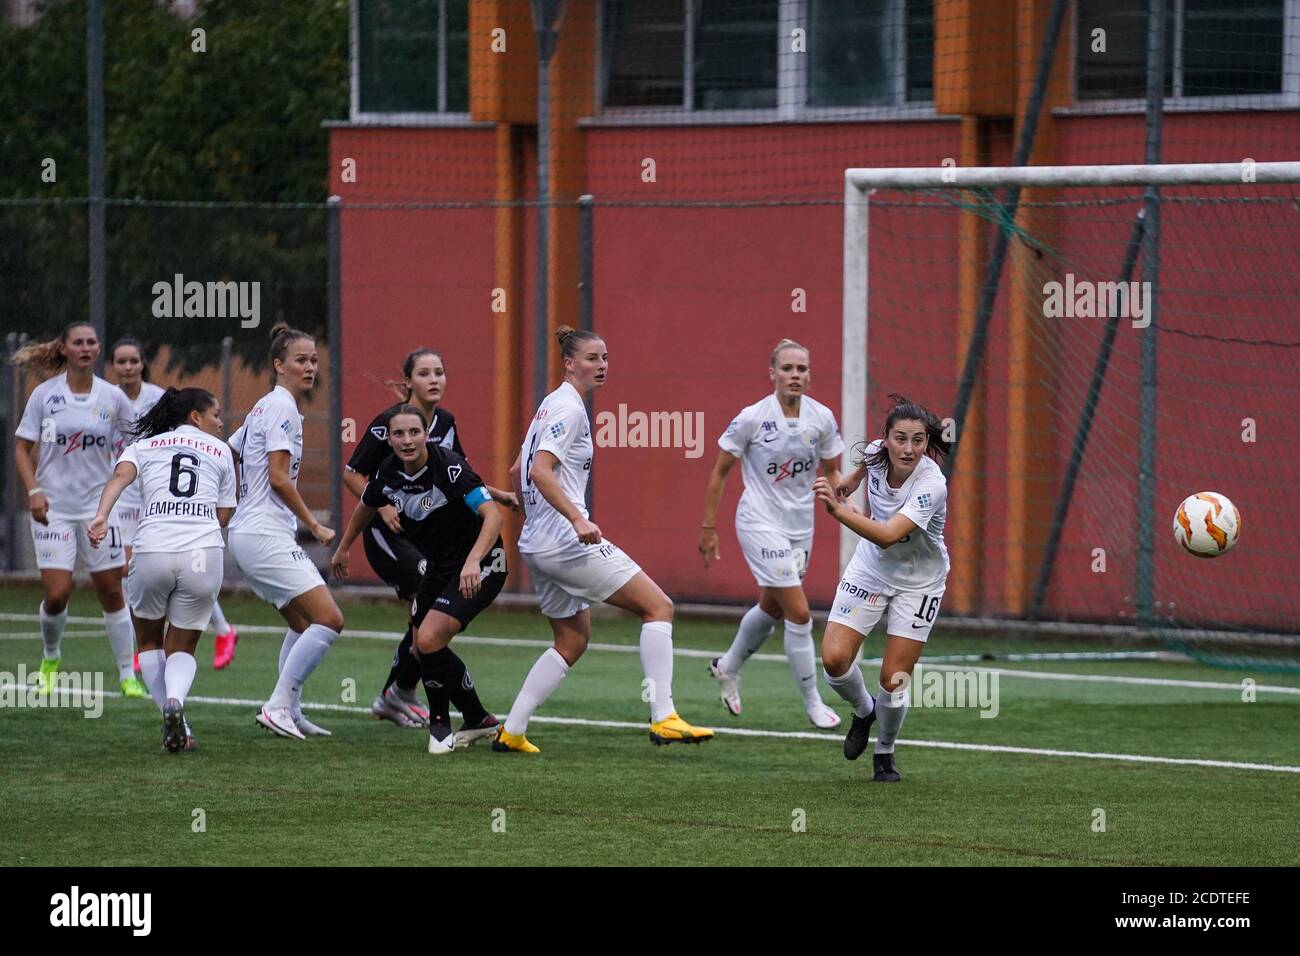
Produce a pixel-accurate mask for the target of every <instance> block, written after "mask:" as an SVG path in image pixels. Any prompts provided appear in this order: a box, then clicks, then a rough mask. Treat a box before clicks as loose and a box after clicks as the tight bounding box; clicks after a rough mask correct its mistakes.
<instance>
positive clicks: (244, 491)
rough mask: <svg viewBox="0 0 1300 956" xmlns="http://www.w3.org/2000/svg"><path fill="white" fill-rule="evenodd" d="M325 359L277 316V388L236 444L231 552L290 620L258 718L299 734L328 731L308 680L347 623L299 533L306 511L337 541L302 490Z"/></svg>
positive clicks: (309, 520) (322, 533)
mask: <svg viewBox="0 0 1300 956" xmlns="http://www.w3.org/2000/svg"><path fill="white" fill-rule="evenodd" d="M318 364H319V360H318V359H317V356H316V341H315V339H313V338H312V336H310V335H308V334H307V333H306V332H301V331H299V330H298V329H291V328H290V327H289V326H288V325H287V324H286V323H284V322H277V323H276V324H275V325H274V326H273V327H272V329H271V368H272V370H273V374H274V376H275V378H274V381H275V387H274V388H273V389H272V390H271V391H270V392H268V393H267V394H265V395H263V396H262V397H261V398H260V399H258V401H257V404H256V405H254V406H253V408H252V410H251V411H250V412H249V413H248V417H247V418H245V419H244V424H243V425H241V426H239V429H238V430H237V431H236V432H235V434H233V435H231V436H230V447H231V448H232V449H233V450H234V452H235V454H236V455H238V456H239V459H240V460H239V466H240V482H239V487H240V495H239V507H238V508H237V509H236V511H235V517H234V518H233V519H231V522H230V530H229V533H228V537H229V544H230V553H231V555H232V556H233V557H234V559H235V563H236V564H237V565H238V566H239V570H240V571H242V572H243V574H244V577H245V578H247V579H248V583H249V586H250V587H252V589H253V591H254V592H255V593H256V594H257V596H258V597H260V598H261V599H262V600H264V601H269V602H270V603H271V604H274V605H275V607H276V610H278V611H279V612H280V615H281V616H282V617H283V618H284V619H285V622H286V623H288V625H289V629H288V630H287V631H286V632H285V635H284V643H283V644H282V645H281V647H280V679H279V680H278V681H277V682H276V685H275V690H274V691H273V692H272V694H271V697H270V699H269V700H267V702H266V704H265V705H263V707H262V710H261V712H260V713H259V714H258V715H257V722H258V723H259V724H261V725H262V726H263V727H265V728H266V729H267V730H269V731H271V732H272V733H275V734H278V735H279V736H281V737H292V738H294V739H295V740H302V739H303V738H304V737H305V736H307V735H311V736H326V737H327V736H329V731H327V730H324V729H323V728H321V727H317V726H316V725H315V724H313V723H312V722H311V721H309V720H307V719H306V718H305V717H304V716H303V715H302V685H303V683H304V682H305V681H306V680H307V678H308V677H309V676H311V673H312V671H314V670H315V669H316V668H317V666H318V665H319V664H320V662H321V661H322V660H324V658H325V654H326V652H327V651H328V650H329V649H330V646H331V645H332V644H333V643H334V642H335V641H336V640H338V637H339V633H340V632H341V631H342V630H343V613H342V612H341V611H340V610H339V607H338V605H337V604H335V603H334V597H333V595H331V594H330V592H329V588H327V587H326V586H325V582H324V581H323V580H322V579H321V576H320V572H319V571H317V570H316V565H314V564H312V562H311V559H310V558H308V557H307V553H306V552H305V551H303V550H302V548H300V547H298V542H297V541H296V540H295V537H294V534H295V531H296V530H297V527H296V524H295V522H294V519H295V518H297V519H298V520H299V521H301V522H302V523H303V524H304V525H305V526H306V527H307V529H308V530H309V531H310V532H311V534H312V537H314V538H315V539H316V540H317V541H319V542H320V543H321V544H324V545H328V544H330V542H332V541H333V540H334V530H333V529H332V528H327V527H325V526H324V525H323V524H321V523H320V522H319V521H317V520H316V516H315V515H313V514H312V512H311V509H310V508H308V507H307V503H306V502H305V501H303V500H302V495H300V494H299V493H298V468H299V466H300V465H301V463H302V414H301V413H300V412H299V411H298V407H299V405H300V404H301V403H302V402H303V401H304V400H305V399H306V398H307V395H308V393H310V392H311V389H312V386H313V385H315V384H316V369H317V365H318Z"/></svg>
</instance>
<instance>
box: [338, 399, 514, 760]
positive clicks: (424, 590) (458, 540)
mask: <svg viewBox="0 0 1300 956" xmlns="http://www.w3.org/2000/svg"><path fill="white" fill-rule="evenodd" d="M387 430H388V444H389V445H390V446H391V447H392V449H393V453H392V454H391V455H389V457H388V458H386V459H385V460H384V461H383V463H382V464H380V466H379V468H378V470H377V471H376V472H375V475H374V477H373V478H371V479H370V481H369V482H368V483H367V484H366V487H365V488H364V489H363V491H362V494H361V501H360V503H358V504H357V507H356V510H354V511H353V512H352V518H351V520H350V521H348V526H347V529H346V530H345V531H344V532H343V538H342V540H341V541H340V542H339V546H338V550H336V551H335V552H334V557H333V559H332V560H331V562H330V566H331V568H333V570H334V573H335V575H336V576H338V577H341V578H345V577H347V576H348V549H349V548H351V547H352V542H354V541H355V540H356V538H357V535H359V534H361V533H362V530H363V529H364V528H366V526H367V525H368V524H369V523H370V522H371V521H372V520H373V519H374V517H375V515H376V513H377V512H378V509H379V508H381V507H383V506H384V505H386V504H387V505H391V506H393V507H395V508H396V509H397V512H398V514H399V515H400V517H401V526H402V529H403V531H404V532H405V534H406V535H407V540H408V541H409V542H410V543H411V544H412V545H413V546H415V547H416V548H418V549H419V551H420V553H421V554H422V555H423V556H424V562H423V563H425V564H426V570H425V572H424V575H423V577H422V579H421V581H420V583H419V586H418V587H417V589H416V594H415V600H414V602H413V603H412V605H411V623H410V628H409V629H408V633H410V632H411V631H414V632H415V647H416V649H417V651H418V652H419V657H418V661H417V663H418V666H419V668H420V674H421V677H422V678H423V680H424V687H425V691H426V693H427V694H428V696H429V712H430V719H429V753H431V754H447V753H451V751H452V750H453V749H455V748H456V747H458V746H467V745H468V744H471V743H473V742H474V741H475V740H478V739H480V738H483V737H491V736H495V734H496V731H497V719H496V717H494V716H493V715H492V714H490V713H488V712H487V710H486V709H485V708H484V707H483V704H482V703H481V702H480V701H479V698H478V692H477V691H476V690H475V689H474V681H473V680H472V679H471V678H470V675H469V672H468V671H467V670H466V669H465V662H464V661H462V660H461V659H460V658H459V657H458V656H457V655H456V653H455V652H454V651H452V650H451V648H450V647H448V644H450V643H451V639H452V638H453V637H455V636H456V635H457V634H459V633H460V632H461V631H462V630H464V629H465V628H466V627H468V626H469V622H470V621H472V620H474V618H475V616H477V615H478V613H479V612H480V611H482V610H483V609H484V608H485V607H487V606H488V605H489V604H491V603H492V601H493V599H495V598H496V596H497V594H499V593H500V592H501V588H502V586H503V585H504V584H505V581H506V562H505V547H504V546H503V545H502V543H501V536H500V531H501V523H502V521H504V520H505V511H504V509H502V507H501V506H500V505H498V504H497V503H496V502H495V501H493V500H492V495H491V494H490V493H489V492H488V490H487V488H486V486H484V484H483V481H482V479H480V478H479V476H478V475H476V474H475V473H474V470H473V469H472V468H470V466H469V462H467V461H466V460H465V459H464V458H463V457H462V456H461V455H459V454H457V453H456V452H454V451H452V450H451V449H450V448H444V447H443V446H442V445H441V444H440V443H438V442H435V441H431V440H429V437H428V432H429V420H428V419H427V418H425V417H424V413H423V412H422V411H421V410H420V409H419V408H417V407H416V406H415V405H406V404H403V405H399V406H398V407H397V408H396V409H395V410H394V411H393V414H392V415H390V416H389V419H388V426H387ZM449 702H452V703H455V705H456V707H457V709H458V710H460V712H461V716H462V718H463V723H462V724H461V727H460V730H458V731H457V732H456V733H455V734H454V735H453V734H452V732H451V717H450V714H449V712H448V704H449Z"/></svg>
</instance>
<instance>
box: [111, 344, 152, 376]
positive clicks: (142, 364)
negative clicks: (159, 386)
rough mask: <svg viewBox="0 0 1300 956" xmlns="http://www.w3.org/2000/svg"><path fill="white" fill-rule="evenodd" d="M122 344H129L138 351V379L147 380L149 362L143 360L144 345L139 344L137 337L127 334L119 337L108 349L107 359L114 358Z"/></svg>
mask: <svg viewBox="0 0 1300 956" xmlns="http://www.w3.org/2000/svg"><path fill="white" fill-rule="evenodd" d="M124 345H129V346H130V347H131V348H133V349H135V350H136V351H137V352H139V353H140V381H142V382H147V381H149V363H148V362H146V361H145V360H144V346H143V345H141V344H140V340H139V339H136V338H132V337H131V336H129V335H124V336H122V337H121V338H120V339H118V340H117V341H116V342H114V343H113V347H112V348H111V349H109V350H108V360H109V361H110V362H112V361H113V360H114V359H116V358H117V350H118V349H120V348H121V347H122V346H124Z"/></svg>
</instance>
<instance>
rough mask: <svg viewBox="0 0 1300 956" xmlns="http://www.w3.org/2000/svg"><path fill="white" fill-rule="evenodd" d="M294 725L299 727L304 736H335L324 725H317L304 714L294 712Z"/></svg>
mask: <svg viewBox="0 0 1300 956" xmlns="http://www.w3.org/2000/svg"><path fill="white" fill-rule="evenodd" d="M293 725H294V726H295V727H297V728H298V730H299V731H300V732H301V733H302V735H303V736H304V737H333V736H334V734H333V733H331V732H330V731H328V730H326V729H325V728H324V727H320V726H317V725H316V724H313V723H312V722H311V721H310V720H308V719H307V718H306V717H305V716H304V715H303V714H294V717H293Z"/></svg>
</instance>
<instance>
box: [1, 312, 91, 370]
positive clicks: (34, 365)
mask: <svg viewBox="0 0 1300 956" xmlns="http://www.w3.org/2000/svg"><path fill="white" fill-rule="evenodd" d="M83 326H84V327H85V328H88V329H90V330H91V331H92V332H94V331H95V326H94V323H91V322H81V321H78V322H69V323H68V324H67V325H66V326H64V328H63V334H62V335H60V336H59V337H58V338H55V339H50V340H48V341H46V342H32V343H30V344H29V345H24V346H23V347H22V348H20V349H19V350H18V351H16V352H14V354H13V358H11V359H10V362H12V363H13V365H14V367H15V368H21V369H25V370H26V371H28V372H31V373H32V374H34V375H35V376H36V377H37V378H39V379H41V381H44V380H45V379H47V378H51V377H53V376H55V375H57V374H59V372H61V371H63V369H64V367H65V366H66V365H67V364H68V357H67V356H66V355H64V354H62V353H61V352H60V351H59V346H60V345H62V344H65V343H66V342H67V341H68V333H69V332H71V331H72V330H73V329H79V328H82V327H83ZM95 338H99V333H98V332H95Z"/></svg>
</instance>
